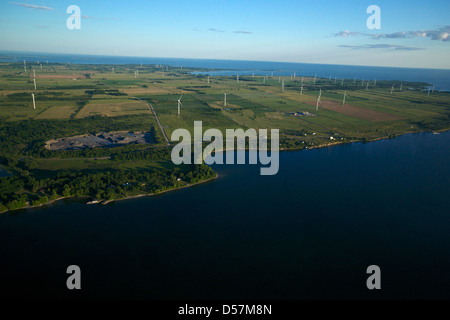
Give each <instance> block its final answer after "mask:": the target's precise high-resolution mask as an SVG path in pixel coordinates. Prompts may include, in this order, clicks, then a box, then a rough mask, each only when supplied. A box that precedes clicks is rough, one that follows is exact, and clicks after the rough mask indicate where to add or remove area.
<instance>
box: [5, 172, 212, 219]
mask: <svg viewBox="0 0 450 320" xmlns="http://www.w3.org/2000/svg"><path fill="white" fill-rule="evenodd" d="M218 177H219V174H218V173H216V176H215V177H212V178H209V179H206V180H202V181H199V182H196V183H192V184H187V185H185V186H182V187H177V188H172V189H167V190H164V191H161V192H158V193H144V194H138V195H134V196H127V197H125V198H120V199H114V200H100V201H99V202H98V203H89V202H87V203H85V205H92V204H97V205H98V204H101V205H107V204H110V203H113V202H116V201H122V200H130V199H137V198H142V197H152V196H157V195H160V194H163V193H167V192H170V191H176V190H181V189H185V188H190V187H193V186H196V185H200V184H203V183H206V182H209V181H212V180H215V179H217V178H218ZM85 198H86V199H89V198H91V197H80V198H77V197H59V198H57V199H54V200H51V201H48V202H46V203H42V204H38V205H35V206H30V205H28V206H25V207H21V208H17V209H13V210H9V209H8V210H5V211H1V212H0V214H2V213H6V212H14V211H17V210H22V209H24V210H28V209H35V208H39V207H43V206H47V205H51V204H53V203H55V202H57V201H60V200H64V199H80V200H81V199H85Z"/></svg>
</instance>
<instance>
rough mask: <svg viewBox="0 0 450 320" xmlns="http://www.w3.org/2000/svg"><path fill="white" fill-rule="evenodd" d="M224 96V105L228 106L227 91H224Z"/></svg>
mask: <svg viewBox="0 0 450 320" xmlns="http://www.w3.org/2000/svg"><path fill="white" fill-rule="evenodd" d="M223 94H224V98H223V106H224V107H226V106H227V93H226V92H224V93H223Z"/></svg>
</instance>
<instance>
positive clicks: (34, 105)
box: [31, 93, 36, 109]
mask: <svg viewBox="0 0 450 320" xmlns="http://www.w3.org/2000/svg"><path fill="white" fill-rule="evenodd" d="M31 97H32V98H33V109H36V102H35V101H34V93H32V94H31Z"/></svg>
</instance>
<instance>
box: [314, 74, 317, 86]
mask: <svg viewBox="0 0 450 320" xmlns="http://www.w3.org/2000/svg"><path fill="white" fill-rule="evenodd" d="M316 78H317V74H316V75H315V76H314V84H315V83H316Z"/></svg>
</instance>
